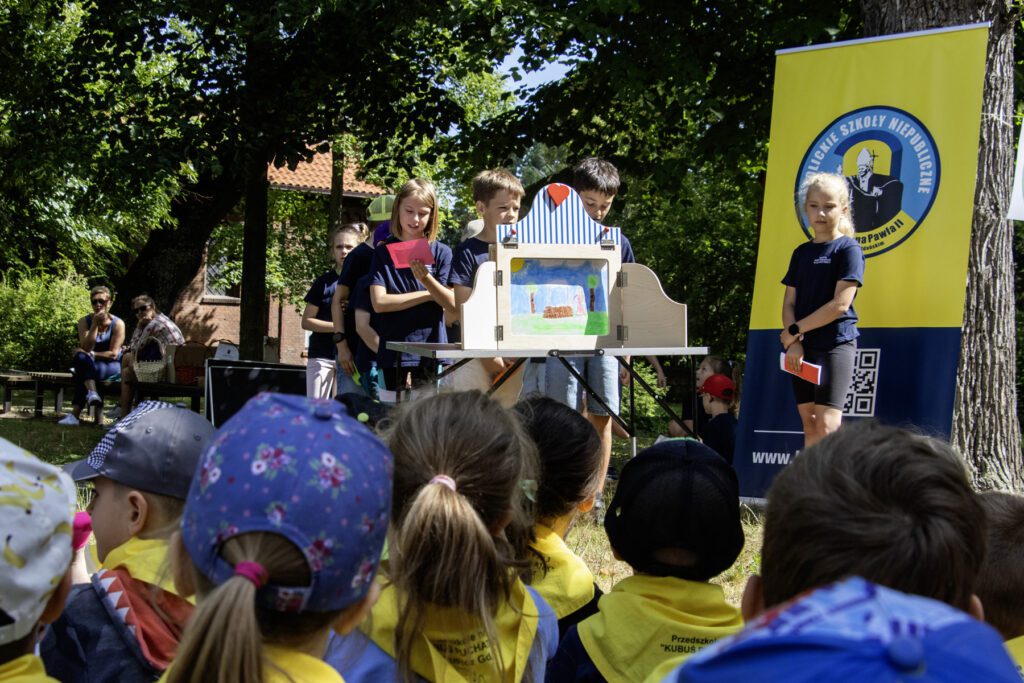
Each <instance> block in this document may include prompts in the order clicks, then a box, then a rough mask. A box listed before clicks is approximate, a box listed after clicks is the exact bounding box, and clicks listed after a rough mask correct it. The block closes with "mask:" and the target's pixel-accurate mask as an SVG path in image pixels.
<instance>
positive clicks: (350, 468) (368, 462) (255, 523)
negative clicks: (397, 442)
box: [181, 393, 393, 612]
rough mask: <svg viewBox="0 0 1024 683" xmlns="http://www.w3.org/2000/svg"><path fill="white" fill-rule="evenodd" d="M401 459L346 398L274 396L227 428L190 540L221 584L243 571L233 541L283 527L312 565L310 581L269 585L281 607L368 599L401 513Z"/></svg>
mask: <svg viewBox="0 0 1024 683" xmlns="http://www.w3.org/2000/svg"><path fill="white" fill-rule="evenodd" d="M392 474H393V458H392V455H391V452H390V451H389V450H388V449H387V447H386V446H385V445H384V444H383V443H381V441H380V440H379V439H378V438H377V437H376V436H375V435H374V434H373V433H372V432H371V431H370V430H369V429H367V428H366V427H364V426H363V425H362V424H360V423H359V422H357V421H356V420H354V419H353V418H351V417H349V416H348V415H347V414H346V413H345V409H344V407H343V406H342V405H341V404H340V403H338V402H336V401H321V400H314V399H308V398H305V397H301V396H290V395H284V394H269V393H264V394H260V395H259V396H256V397H255V398H253V399H252V400H250V401H249V402H248V403H246V404H245V406H244V407H243V408H242V409H241V410H240V411H238V413H236V414H235V415H234V416H232V417H231V419H230V420H228V421H227V422H225V423H224V425H223V426H222V427H221V428H220V429H219V430H218V431H217V434H216V436H214V438H213V439H212V440H211V442H210V445H209V446H208V447H207V448H206V451H205V452H204V453H203V455H202V458H201V459H200V463H199V469H198V471H197V472H196V474H195V476H194V477H193V479H192V486H191V488H190V489H189V492H188V498H187V499H186V502H185V511H184V513H183V515H182V519H181V530H182V540H183V541H184V544H185V547H186V548H187V549H188V552H189V555H191V557H192V561H193V563H194V564H195V566H196V568H197V569H198V570H199V572H200V573H202V574H203V575H204V576H205V577H206V578H207V579H209V580H210V581H212V582H213V583H214V584H216V585H220V584H221V583H224V582H225V581H227V580H228V579H230V578H231V577H232V576H233V575H234V568H233V567H232V566H231V565H230V564H228V563H227V562H226V561H225V560H224V559H223V558H222V557H221V555H220V547H221V545H222V544H223V543H224V541H226V540H227V539H229V538H232V537H233V536H238V535H239V534H245V533H249V532H256V531H261V532H270V533H277V534H281V535H282V536H284V537H286V538H287V539H288V540H290V541H291V542H292V543H294V544H295V545H296V546H298V547H299V548H300V549H301V550H302V552H303V554H304V555H305V556H306V560H307V561H308V562H309V571H310V575H311V576H312V581H311V583H310V585H309V586H308V587H301V586H299V587H296V586H275V585H274V584H272V583H271V584H268V585H265V586H263V587H262V588H260V590H259V593H258V594H257V595H258V600H259V601H260V603H261V604H262V605H264V606H265V607H268V608H270V609H273V610H276V611H280V612H329V611H334V610H339V609H343V608H345V607H348V606H349V605H351V604H352V603H354V602H356V601H358V600H359V599H361V598H362V597H363V596H364V595H365V594H366V591H367V590H368V589H369V586H370V584H371V583H372V581H373V577H374V574H375V573H376V571H377V566H378V563H379V560H380V555H381V550H382V548H383V545H384V536H385V534H386V532H387V526H388V517H389V515H390V511H391V480H392Z"/></svg>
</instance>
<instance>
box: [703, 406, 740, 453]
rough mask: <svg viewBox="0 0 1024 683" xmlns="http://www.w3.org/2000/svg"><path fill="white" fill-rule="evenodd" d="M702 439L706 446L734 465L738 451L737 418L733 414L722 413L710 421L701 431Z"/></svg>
mask: <svg viewBox="0 0 1024 683" xmlns="http://www.w3.org/2000/svg"><path fill="white" fill-rule="evenodd" d="M700 439H701V441H703V442H704V445H705V446H707V447H708V448H710V449H711V450H713V451H714V452H715V453H718V454H719V455H720V456H722V457H723V458H725V461H726V462H727V463H729V464H730V465H731V464H732V454H733V451H734V450H735V449H736V418H735V417H733V414H732V413H720V414H718V415H715V416H714V417H713V418H711V419H710V420H708V422H707V424H705V425H704V429H703V430H701V433H700Z"/></svg>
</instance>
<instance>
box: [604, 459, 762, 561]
mask: <svg viewBox="0 0 1024 683" xmlns="http://www.w3.org/2000/svg"><path fill="white" fill-rule="evenodd" d="M604 528H605V531H606V532H607V534H608V540H609V541H610V542H611V545H612V548H614V549H615V551H616V552H617V553H618V554H619V555H620V556H621V557H622V559H623V560H625V561H626V562H627V563H629V565H630V566H632V567H633V569H634V570H636V571H638V572H642V573H644V574H651V575H654V576H674V577H676V578H680V579H688V580H690V581H707V580H708V579H710V578H712V577H714V576H717V575H718V574H721V573H722V572H723V571H725V570H726V569H728V568H729V567H731V566H732V564H733V562H735V561H736V558H737V557H739V554H740V551H741V550H743V543H744V538H743V526H742V524H741V523H740V499H739V484H738V482H737V480H736V472H735V471H733V469H732V467H730V466H729V464H728V463H727V462H726V461H725V460H724V459H723V458H722V457H721V456H720V455H718V453H716V452H715V451H713V450H712V449H711V448H709V447H707V446H705V445H704V444H702V443H700V442H699V441H694V440H692V439H667V440H665V441H662V442H661V443H658V444H655V445H654V446H651V447H650V448H647V449H645V450H643V451H641V452H640V453H639V454H637V456H636V457H635V458H633V459H632V460H630V461H629V462H627V463H626V465H625V466H624V467H623V468H622V472H621V473H620V474H619V482H618V485H617V487H616V489H615V496H614V497H613V498H612V502H611V505H609V506H608V511H607V513H606V514H605V518H604Z"/></svg>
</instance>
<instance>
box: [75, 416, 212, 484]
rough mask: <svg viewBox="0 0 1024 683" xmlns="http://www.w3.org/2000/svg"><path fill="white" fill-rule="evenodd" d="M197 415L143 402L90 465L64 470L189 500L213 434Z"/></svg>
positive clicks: (117, 427) (104, 441) (113, 430)
mask: <svg viewBox="0 0 1024 683" xmlns="http://www.w3.org/2000/svg"><path fill="white" fill-rule="evenodd" d="M214 431H215V430H214V428H213V425H211V424H210V423H209V422H207V421H206V420H205V419H203V417H202V416H200V415H198V414H197V413H194V412H192V411H191V410H187V409H185V408H179V407H178V406H175V405H173V404H171V403H165V402H163V401H143V402H142V403H140V404H139V405H138V406H137V407H136V408H135V410H133V411H132V412H130V413H128V415H126V416H125V417H124V418H122V419H121V420H119V421H118V422H117V424H115V425H114V426H113V427H112V428H111V429H110V431H109V432H107V433H106V435H105V436H104V437H103V438H102V439H101V440H100V442H99V443H98V444H97V445H96V448H94V449H93V450H92V453H90V454H89V457H88V458H86V459H85V460H79V461H78V462H75V463H71V464H69V465H66V466H65V470H66V471H67V472H68V473H69V474H70V475H71V478H72V479H74V480H75V481H87V480H89V479H95V478H96V477H106V478H107V479H110V480H112V481H116V482H117V483H119V484H123V485H125V486H128V487H131V488H133V489H139V490H140V491H148V492H150V493H158V494H161V495H165V496H171V497H172V498H179V499H181V500H184V499H185V498H186V497H187V496H188V489H189V486H190V485H191V483H192V475H193V474H194V473H195V471H196V467H197V466H198V464H199V456H200V455H201V454H202V452H203V448H204V447H205V446H206V442H207V441H208V440H209V438H210V437H211V436H212V435H213V433H214Z"/></svg>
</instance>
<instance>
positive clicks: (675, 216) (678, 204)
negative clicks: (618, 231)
mask: <svg viewBox="0 0 1024 683" xmlns="http://www.w3.org/2000/svg"><path fill="white" fill-rule="evenodd" d="M762 194H763V188H762V187H761V185H760V183H758V182H756V181H753V180H746V181H744V182H740V183H737V182H736V181H735V179H734V175H733V174H732V173H731V172H730V171H729V170H723V169H721V168H717V167H715V166H712V165H710V164H706V165H705V166H703V167H701V168H699V169H695V170H694V171H692V172H691V173H689V174H688V175H687V176H686V178H685V181H684V182H680V183H678V184H677V185H676V186H674V187H672V188H666V187H664V186H661V185H658V184H657V183H656V182H655V181H654V180H652V179H637V180H632V181H631V182H630V186H629V191H628V195H627V198H626V200H625V201H624V204H625V206H624V207H623V209H624V210H623V211H622V212H621V214H620V215H619V216H618V217H617V218H618V219H619V220H615V221H613V222H615V223H619V224H621V225H622V226H623V229H624V230H625V232H626V235H627V236H628V237H629V238H630V240H631V241H632V244H633V248H634V250H635V252H636V258H637V261H638V262H639V263H642V264H644V265H646V266H648V267H649V268H651V269H652V270H653V271H654V272H655V273H657V274H658V277H659V279H660V280H661V285H662V287H663V288H664V289H665V292H666V293H667V294H668V295H669V297H671V298H672V299H675V300H676V301H680V302H682V303H685V304H687V322H688V325H689V340H688V341H689V343H690V344H691V345H694V346H709V347H711V350H712V352H713V353H715V354H719V355H723V356H725V357H727V358H739V357H742V356H743V355H744V354H745V353H746V337H747V328H748V324H749V321H750V298H751V294H752V292H753V286H754V268H755V264H756V258H757V236H758V229H759V226H758V225H757V219H758V215H757V212H756V207H757V206H758V202H759V201H760V198H761V196H762ZM780 297H781V293H780ZM780 301H781V299H780ZM780 305H781V304H780Z"/></svg>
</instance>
